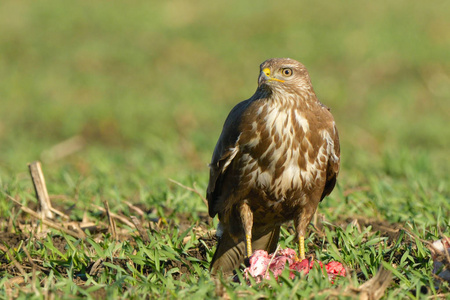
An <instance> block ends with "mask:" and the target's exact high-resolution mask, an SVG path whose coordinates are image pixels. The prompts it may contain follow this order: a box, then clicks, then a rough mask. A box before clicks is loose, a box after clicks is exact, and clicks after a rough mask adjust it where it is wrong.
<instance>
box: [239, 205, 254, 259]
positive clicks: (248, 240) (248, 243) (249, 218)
mask: <svg viewBox="0 0 450 300" xmlns="http://www.w3.org/2000/svg"><path fill="white" fill-rule="evenodd" d="M239 214H240V216H241V222H242V226H243V227H244V233H245V249H246V250H247V257H250V256H252V254H253V251H252V227H253V212H252V210H251V209H250V206H249V205H248V204H247V202H243V203H242V204H241V206H240V207H239Z"/></svg>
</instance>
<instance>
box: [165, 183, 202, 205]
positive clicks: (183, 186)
mask: <svg viewBox="0 0 450 300" xmlns="http://www.w3.org/2000/svg"><path fill="white" fill-rule="evenodd" d="M169 181H170V182H173V183H175V184H177V185H179V186H181V187H182V188H184V189H186V190H188V191H191V192H194V193H196V194H197V195H198V196H199V197H200V198H201V199H202V200H203V203H205V205H206V207H208V200H206V198H205V197H204V196H203V195H202V194H201V193H200V192H199V191H197V189H194V188H191V187H188V186H185V185H184V184H182V183H179V182H178V181H175V180H173V179H171V178H169ZM194 186H195V184H194Z"/></svg>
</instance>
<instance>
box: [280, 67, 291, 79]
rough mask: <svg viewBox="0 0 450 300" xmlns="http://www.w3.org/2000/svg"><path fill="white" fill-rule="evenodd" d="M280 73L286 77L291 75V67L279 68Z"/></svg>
mask: <svg viewBox="0 0 450 300" xmlns="http://www.w3.org/2000/svg"><path fill="white" fill-rule="evenodd" d="M281 73H282V74H283V75H284V76H286V77H289V76H292V69H289V68H284V69H283V70H281Z"/></svg>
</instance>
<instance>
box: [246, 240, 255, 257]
mask: <svg viewBox="0 0 450 300" xmlns="http://www.w3.org/2000/svg"><path fill="white" fill-rule="evenodd" d="M245 242H246V244H245V245H246V249H247V257H250V256H252V254H253V251H252V237H251V236H250V235H247V234H246V235H245Z"/></svg>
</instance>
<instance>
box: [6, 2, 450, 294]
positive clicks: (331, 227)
mask: <svg viewBox="0 0 450 300" xmlns="http://www.w3.org/2000/svg"><path fill="white" fill-rule="evenodd" d="M449 13H450V4H449V3H448V2H446V1H435V2H434V3H433V5H428V4H426V3H422V2H420V1H413V2H411V1H397V2H395V3H392V2H389V1H378V2H370V3H365V2H364V3H363V2H359V1H347V2H345V3H339V4H338V2H336V3H333V2H323V3H322V2H319V3H318V2H315V1H309V0H305V1H286V2H283V4H280V3H277V2H273V1H260V2H258V5H253V4H251V3H244V2H239V1H231V2H230V1H229V2H226V3H225V2H223V3H214V5H212V4H211V3H210V2H207V1H202V0H200V1H189V2H185V1H168V2H148V1H135V2H133V3H128V2H127V3H125V2H115V3H100V2H98V3H91V2H89V1H78V2H76V3H70V4H68V3H65V2H57V1H51V2H49V1H33V2H30V3H28V2H27V1H8V0H7V1H2V2H1V3H0V97H1V99H2V100H1V103H2V109H1V111H0V186H1V189H2V193H0V220H1V222H0V234H2V235H0V237H1V246H3V247H6V246H5V245H7V246H8V247H7V249H10V250H9V251H10V252H9V253H5V252H4V251H3V250H1V249H3V248H0V297H1V298H3V297H6V296H7V295H9V294H8V293H9V292H8V291H7V289H6V287H5V283H10V282H12V281H11V280H12V279H13V278H14V277H15V276H19V277H24V278H25V281H24V282H22V283H20V284H18V286H19V287H20V288H15V289H14V296H17V297H20V298H25V297H32V298H45V297H48V296H49V295H54V296H55V297H56V298H67V297H69V295H71V296H72V297H87V298H99V297H108V298H111V297H114V298H132V299H136V298H142V297H149V298H156V297H164V298H181V297H193V298H215V297H218V296H219V295H222V294H223V293H227V294H228V295H229V296H230V297H231V298H237V297H239V296H246V297H248V298H260V297H263V298H264V297H269V298H297V297H305V298H308V297H314V296H315V297H317V298H321V297H323V298H325V297H326V296H327V295H330V294H331V295H333V293H336V292H342V293H343V291H344V290H345V288H346V287H348V286H350V285H352V286H359V285H360V284H361V283H363V282H365V281H367V280H368V279H370V278H371V277H372V276H373V275H374V274H375V273H376V272H377V270H378V268H379V266H381V265H382V266H385V267H386V268H390V269H391V271H392V272H393V281H392V283H391V284H390V285H389V287H388V290H387V292H386V298H388V299H391V298H426V297H429V296H431V295H435V294H439V293H447V296H448V290H449V287H448V285H447V286H443V287H442V290H441V291H436V290H435V288H434V283H433V278H432V275H431V270H432V261H431V259H430V251H429V249H428V248H427V247H426V246H427V245H426V244H425V243H424V242H423V241H433V240H436V239H438V238H440V237H441V236H442V234H445V235H447V236H449V235H450V223H449V220H450V201H449V200H450V192H449V182H450V176H449V173H448V170H450V161H449V160H448V149H449V148H450V127H449V126H448V112H449V111H450V101H449V99H450V88H449V87H450V71H449V70H450V55H449V54H448V53H450V35H449V32H448V28H449V25H450V24H449V21H448V15H449ZM269 57H292V58H295V59H298V60H300V61H302V62H303V63H304V64H305V65H306V66H307V68H308V70H309V71H310V75H311V78H312V82H313V85H314V88H315V90H316V93H317V94H318V96H319V98H320V99H321V100H322V102H324V103H325V104H326V105H328V106H329V107H331V109H332V112H333V115H334V116H335V119H336V122H337V125H338V129H339V132H340V137H341V148H342V166H341V173H340V176H339V182H338V186H337V188H336V189H335V191H334V192H333V193H332V194H331V196H330V197H328V198H327V199H325V200H324V201H323V202H322V203H321V204H320V206H319V212H320V213H321V214H323V216H324V222H323V228H322V229H321V230H320V231H315V230H312V229H311V234H310V236H309V237H308V239H307V250H308V252H309V253H314V254H315V256H316V257H317V258H318V259H321V260H323V261H329V260H339V261H341V262H343V263H345V264H346V265H347V266H348V268H349V270H350V271H351V272H350V277H349V278H346V279H341V280H339V281H338V282H337V283H336V284H334V285H332V284H331V283H330V282H328V281H327V280H323V277H322V276H323V275H322V274H321V273H320V270H316V271H314V272H312V273H310V274H309V276H308V278H298V279H295V280H294V281H292V280H289V279H288V277H284V278H283V279H282V280H281V281H282V282H283V284H276V283H275V282H269V283H261V284H258V285H255V286H253V287H249V286H246V285H239V284H236V283H232V282H230V281H229V280H227V279H223V280H222V282H223V287H222V288H223V289H222V290H220V289H219V288H217V287H216V286H215V285H214V284H212V279H211V277H210V275H209V273H208V270H207V269H208V261H209V260H210V259H211V256H212V254H213V252H214V246H213V243H211V244H209V243H208V242H209V241H210V240H208V239H207V238H206V237H205V236H204V234H205V232H208V231H209V230H212V229H213V228H214V227H215V225H216V224H217V220H209V219H207V218H206V217H205V213H206V212H207V207H206V206H205V205H204V203H203V202H202V200H201V199H200V198H199V197H198V196H197V195H196V194H194V193H192V192H190V191H187V190H185V189H183V188H181V187H179V186H177V185H175V184H173V183H171V182H170V181H169V180H168V178H173V179H175V180H176V181H179V182H181V183H183V184H184V185H187V186H193V185H194V183H196V187H197V189H198V190H199V191H200V192H201V193H203V194H204V191H205V189H206V185H207V181H208V170H207V166H206V165H207V163H208V162H209V160H210V157H211V154H212V150H213V148H214V145H215V142H216V141H217V138H218V136H219V134H220V130H221V126H222V124H223V122H224V120H225V117H226V115H227V113H228V112H229V110H230V109H231V108H232V107H233V105H235V104H236V103H237V102H239V101H241V100H244V99H246V98H248V97H249V96H251V94H252V93H253V91H254V89H255V88H256V79H257V72H258V65H259V64H260V63H261V62H262V61H264V60H265V59H267V58H269ZM73 136H81V137H82V138H83V139H84V141H85V145H84V147H83V148H82V149H81V150H80V151H78V152H76V153H73V154H71V155H69V156H65V157H63V158H62V159H58V160H55V159H52V157H51V156H48V155H47V156H46V155H45V153H48V150H49V149H51V148H52V147H53V146H54V145H56V144H58V143H60V142H62V141H64V140H67V139H69V138H71V137H73ZM34 160H42V162H43V168H44V172H45V175H46V181H47V186H48V189H49V193H50V194H51V195H59V197H56V198H55V197H54V198H53V203H54V204H55V206H56V207H58V208H59V209H61V210H63V211H66V212H68V213H69V214H70V218H71V220H73V221H78V222H79V221H81V220H82V219H83V216H84V215H85V214H86V215H85V216H86V217H87V219H88V220H90V221H91V222H94V223H95V224H97V225H98V226H100V227H101V226H102V225H101V224H104V223H106V222H107V219H106V217H105V216H104V214H102V213H101V212H99V211H98V210H96V209H93V208H92V206H91V204H92V203H94V204H97V205H100V206H101V205H102V201H103V200H107V201H108V202H109V205H110V207H111V209H112V211H113V212H116V213H119V214H122V215H124V216H126V217H129V216H130V215H132V214H134V213H135V211H133V210H132V209H130V207H129V206H128V205H127V204H125V202H124V200H127V201H130V202H132V203H134V204H136V205H139V207H141V208H142V209H144V210H145V211H146V212H148V214H145V215H144V216H143V217H142V218H141V221H142V222H143V223H144V224H146V226H147V225H148V226H150V225H151V224H153V225H154V226H156V225H155V224H154V223H155V222H154V221H155V220H161V222H160V227H159V228H157V229H158V230H156V229H155V230H150V229H148V233H149V234H148V236H149V238H150V242H149V243H144V242H143V241H142V240H141V238H140V237H139V236H138V235H137V233H136V232H134V228H130V227H128V226H126V225H123V224H122V223H120V222H117V226H118V228H119V231H120V233H121V234H123V236H124V237H126V238H124V239H122V240H121V241H115V240H114V239H113V238H112V236H111V235H109V234H108V233H92V234H90V235H89V237H88V238H87V239H84V240H81V239H80V240H77V239H75V238H73V237H71V236H68V235H65V234H62V233H61V232H58V231H56V230H51V231H50V232H49V234H48V236H47V237H44V236H39V234H38V233H36V232H34V231H30V229H29V228H31V227H30V225H32V224H36V220H33V219H31V218H29V217H28V216H27V215H25V214H24V213H21V212H20V211H19V209H18V206H17V205H15V204H14V203H13V202H12V201H11V200H10V199H9V198H8V197H7V196H6V195H9V196H11V197H13V198H15V199H17V200H18V201H19V202H20V203H22V204H23V205H26V206H29V207H32V208H33V207H34V208H35V207H36V200H35V197H34V190H33V186H32V184H31V181H30V179H29V176H28V174H27V163H29V162H31V161H34ZM355 220H356V221H357V222H356V221H355ZM57 221H60V222H62V220H57ZM164 221H165V222H164ZM101 222H103V223H101ZM8 224H10V225H8ZM11 224H12V226H13V228H11ZM193 224H194V225H195V226H194V227H191V226H190V225H193ZM380 224H381V225H383V226H385V227H387V228H390V229H391V231H389V230H387V229H386V228H385V227H380ZM153 225H152V226H153ZM27 226H28V227H27ZM104 227H105V226H104ZM27 228H28V229H27ZM199 228H201V229H202V230H203V231H202V232H198V229H199ZM12 229H13V230H15V231H16V232H21V234H22V236H21V238H20V239H19V240H17V243H14V245H13V247H11V245H12V244H7V243H6V241H7V239H6V235H5V234H6V232H7V231H11V230H12ZM396 229H398V230H397V231H395V230H396ZM27 230H28V231H27ZM17 234H18V233H17ZM30 235H31V236H32V238H31V239H28V238H26V237H28V236H30ZM186 237H190V239H189V241H188V242H186V243H184V242H183V239H184V238H186ZM8 241H9V240H8ZM280 243H281V246H282V247H287V246H289V247H295V243H294V241H293V236H292V234H290V233H289V231H288V227H286V228H285V229H283V232H282V237H281V240H280ZM10 247H11V248H10ZM25 249H26V250H25ZM199 249H203V252H202V253H203V254H202V255H201V258H198V257H196V256H195V255H194V254H193V253H194V252H195V251H197V252H198V250H199ZM27 252H28V253H29V255H30V256H31V257H32V258H33V261H34V263H35V264H36V265H38V266H39V267H36V268H35V270H34V271H33V269H32V268H31V267H30V263H29V259H28V258H27ZM197 252H195V253H197ZM197 254H198V253H197ZM14 259H15V260H16V261H17V263H18V264H19V265H23V266H24V269H23V273H21V272H20V270H18V268H17V266H15V264H14V263H13V261H14ZM99 260H101V262H102V263H101V264H100V267H99V269H98V272H93V273H92V274H89V272H90V271H91V270H92V268H93V266H94V263H95V262H97V261H99ZM392 265H395V268H393V267H391V266H392ZM181 273H183V274H181ZM424 289H425V290H426V291H427V293H426V294H424V293H420V292H418V293H417V294H416V292H417V291H421V290H422V291H423V290H424ZM341 296H342V297H345V295H344V294H342V295H341ZM348 297H350V296H348Z"/></svg>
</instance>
